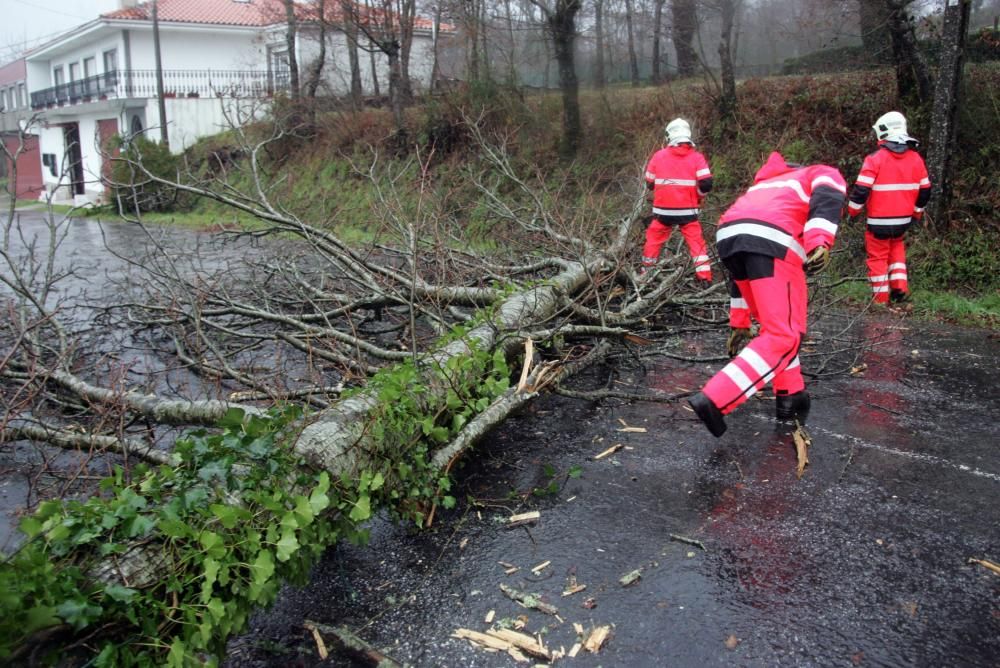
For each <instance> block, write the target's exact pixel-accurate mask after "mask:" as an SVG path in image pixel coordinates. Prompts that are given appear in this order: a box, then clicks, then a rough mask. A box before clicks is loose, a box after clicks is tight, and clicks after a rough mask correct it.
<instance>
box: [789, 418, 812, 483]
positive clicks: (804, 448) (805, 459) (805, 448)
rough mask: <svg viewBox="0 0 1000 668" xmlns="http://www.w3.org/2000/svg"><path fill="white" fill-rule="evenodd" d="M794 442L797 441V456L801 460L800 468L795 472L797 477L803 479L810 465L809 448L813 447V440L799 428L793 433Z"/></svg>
mask: <svg viewBox="0 0 1000 668" xmlns="http://www.w3.org/2000/svg"><path fill="white" fill-rule="evenodd" d="M792 440H793V441H795V456H796V457H797V458H798V460H799V466H798V468H797V469H796V471H795V475H797V476H798V477H799V478H801V477H802V474H803V473H805V470H806V467H807V466H808V465H809V446H810V445H812V439H811V438H809V434H808V433H806V430H805V429H803V428H802V427H801V426H799V427H796V429H795V431H794V432H792Z"/></svg>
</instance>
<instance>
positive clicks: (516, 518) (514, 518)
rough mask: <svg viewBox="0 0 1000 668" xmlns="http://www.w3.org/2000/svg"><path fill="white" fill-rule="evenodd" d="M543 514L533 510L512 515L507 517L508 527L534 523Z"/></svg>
mask: <svg viewBox="0 0 1000 668" xmlns="http://www.w3.org/2000/svg"><path fill="white" fill-rule="evenodd" d="M541 516H542V513H541V512H539V511H537V510H532V511H530V512H527V513H520V514H519V515H511V516H510V517H508V518H507V526H508V527H516V526H521V525H522V524H532V523H534V522H537V521H538V519H539V518H540V517H541Z"/></svg>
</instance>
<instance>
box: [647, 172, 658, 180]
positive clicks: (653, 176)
mask: <svg viewBox="0 0 1000 668" xmlns="http://www.w3.org/2000/svg"><path fill="white" fill-rule="evenodd" d="M646 180H647V181H655V180H656V174H654V173H653V172H646Z"/></svg>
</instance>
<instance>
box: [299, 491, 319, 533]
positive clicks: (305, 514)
mask: <svg viewBox="0 0 1000 668" xmlns="http://www.w3.org/2000/svg"><path fill="white" fill-rule="evenodd" d="M294 512H295V514H296V516H297V517H298V519H299V522H298V525H299V526H300V527H307V526H309V525H310V524H312V521H313V518H314V517H315V516H316V513H315V512H313V507H312V504H311V503H309V499H307V498H306V497H304V496H302V495H301V494H300V495H299V496H296V497H295V511H294Z"/></svg>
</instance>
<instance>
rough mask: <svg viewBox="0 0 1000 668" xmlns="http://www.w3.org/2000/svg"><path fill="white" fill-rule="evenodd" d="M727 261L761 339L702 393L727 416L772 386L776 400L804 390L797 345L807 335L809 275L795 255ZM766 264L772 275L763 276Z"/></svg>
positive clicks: (733, 360) (718, 374) (753, 343)
mask: <svg viewBox="0 0 1000 668" xmlns="http://www.w3.org/2000/svg"><path fill="white" fill-rule="evenodd" d="M746 256H749V257H751V258H753V259H754V260H755V262H754V264H753V267H754V268H755V269H756V270H755V271H753V270H752V271H749V272H747V271H746V270H745V269H743V267H742V265H741V264H740V263H741V262H742V261H743V260H742V258H743V257H746ZM724 261H725V264H726V267H727V268H729V269H730V272H731V273H732V274H733V281H734V283H735V284H736V288H737V289H738V290H739V293H740V295H741V297H742V299H744V300H745V301H746V305H747V309H748V310H749V312H750V315H752V316H753V318H754V319H755V320H757V322H759V323H760V333H759V334H758V335H757V336H756V337H754V338H753V339H752V340H751V341H750V343H748V344H747V346H746V348H744V349H743V351H742V352H741V353H740V354H739V355H737V356H736V357H734V358H733V359H732V361H731V362H729V364H727V365H726V366H724V367H723V368H722V370H721V371H719V372H718V373H717V374H715V375H714V376H712V379H711V380H709V381H708V383H707V384H706V385H705V387H704V388H702V392H704V394H705V396H707V397H708V398H709V399H711V401H712V403H714V404H715V405H716V406H717V407H718V408H719V410H721V411H722V413H723V414H724V415H725V414H728V413H731V412H732V411H733V410H735V409H736V407H738V406H739V405H740V404H742V403H743V402H744V401H746V400H747V399H749V398H750V397H752V396H753V395H754V394H755V393H756V392H757V391H758V390H760V389H762V388H763V387H764V385H766V384H767V383H768V382H770V383H772V385H773V388H774V393H775V394H794V393H796V392H799V391H801V390H803V389H805V386H806V385H805V381H804V380H803V379H802V369H801V367H800V366H799V344H800V343H801V341H802V337H803V335H804V334H805V333H806V275H805V271H804V270H803V268H802V260H801V259H800V258H799V257H798V256H797V255H796V254H795V253H793V252H791V251H789V252H788V255H786V256H785V258H773V259H772V258H767V257H766V256H762V255H755V254H750V253H737V254H736V255H735V256H734V257H733V258H726V259H725V260H724ZM766 261H771V262H773V270H772V271H770V275H764V274H767V273H768V272H767V271H761V270H760V269H761V267H766V264H767V262H766ZM748 265H749V263H748Z"/></svg>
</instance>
